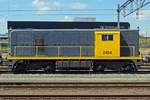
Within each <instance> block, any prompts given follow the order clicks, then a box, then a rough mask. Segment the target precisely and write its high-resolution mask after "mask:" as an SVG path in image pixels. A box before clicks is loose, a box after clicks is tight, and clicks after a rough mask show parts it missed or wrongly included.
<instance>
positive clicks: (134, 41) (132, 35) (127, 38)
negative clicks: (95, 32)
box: [120, 30, 139, 56]
mask: <svg viewBox="0 0 150 100" xmlns="http://www.w3.org/2000/svg"><path fill="white" fill-rule="evenodd" d="M120 45H121V46H130V48H122V47H121V48H120V51H121V54H120V56H134V55H135V56H138V55H139V33H138V30H128V31H121V34H120ZM131 46H134V47H135V50H134V48H132V47H131ZM133 53H135V54H133Z"/></svg>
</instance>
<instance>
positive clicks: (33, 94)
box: [0, 83, 150, 100]
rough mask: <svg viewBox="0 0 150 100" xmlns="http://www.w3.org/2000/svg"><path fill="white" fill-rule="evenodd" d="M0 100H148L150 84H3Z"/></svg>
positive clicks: (149, 97) (0, 87) (0, 88)
mask: <svg viewBox="0 0 150 100" xmlns="http://www.w3.org/2000/svg"><path fill="white" fill-rule="evenodd" d="M0 99H1V100H10V99H11V100H12V99H13V100H32V99H33V100H48V99H55V100H60V99H61V100H70V99H71V100H91V99H92V100H122V99H123V100H149V99H150V83H92V84H91V83H82V84H81V83H74V84H73V83H47V84H44V83H40V84H39V83H38V84H35V83H34V84H32V83H12V84H10V83H9V84H7V83H5V84H1V85H0Z"/></svg>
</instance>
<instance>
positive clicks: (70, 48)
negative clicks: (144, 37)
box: [7, 21, 141, 73]
mask: <svg viewBox="0 0 150 100" xmlns="http://www.w3.org/2000/svg"><path fill="white" fill-rule="evenodd" d="M116 27H117V23H116V22H105V23H104V22H18V21H9V22H8V30H9V46H10V54H9V56H8V57H7V59H8V60H9V61H11V65H12V70H13V71H14V72H26V71H29V70H44V71H45V72H50V73H52V72H55V71H56V70H57V69H61V68H65V70H71V69H78V70H81V69H82V68H85V69H86V68H87V69H88V68H90V69H91V70H92V71H94V72H100V71H105V69H111V70H116V71H137V69H138V67H139V66H140V62H141V56H140V52H139V31H138V30H131V29H130V25H129V23H127V22H124V23H123V22H122V23H121V29H117V28H116ZM67 64H70V65H69V66H67ZM59 65H65V67H64V66H63V67H59ZM71 65H72V66H73V67H70V66H71ZM78 65H81V66H78ZM82 65H85V67H82Z"/></svg>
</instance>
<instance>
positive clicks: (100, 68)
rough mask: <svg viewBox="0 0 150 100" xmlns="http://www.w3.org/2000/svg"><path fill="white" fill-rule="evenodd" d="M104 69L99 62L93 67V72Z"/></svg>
mask: <svg viewBox="0 0 150 100" xmlns="http://www.w3.org/2000/svg"><path fill="white" fill-rule="evenodd" d="M104 70H105V67H104V66H102V65H100V64H99V65H97V66H94V67H93V71H94V72H104Z"/></svg>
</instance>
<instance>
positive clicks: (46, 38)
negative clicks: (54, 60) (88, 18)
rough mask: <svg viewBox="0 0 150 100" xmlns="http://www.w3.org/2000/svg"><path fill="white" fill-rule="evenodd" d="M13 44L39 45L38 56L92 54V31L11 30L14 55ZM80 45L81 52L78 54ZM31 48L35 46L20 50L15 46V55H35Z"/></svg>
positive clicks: (12, 53) (12, 48)
mask: <svg viewBox="0 0 150 100" xmlns="http://www.w3.org/2000/svg"><path fill="white" fill-rule="evenodd" d="M12 38H13V39H12ZM14 46H31V47H32V46H39V48H38V53H37V55H40V56H52V57H53V56H54V57H56V56H62V57H64V56H67V57H71V56H75V57H77V56H80V55H81V56H94V49H93V46H94V31H71V30H70V31H33V30H22V31H13V32H11V55H12V56H13V55H14ZM40 46H45V47H40ZM73 46H76V47H73ZM81 46H82V49H81V52H82V54H80V47H81ZM88 46H89V47H88ZM91 46H92V48H91ZM58 47H59V50H60V51H59V55H58ZM30 49H31V50H30ZM32 49H35V48H30V47H29V48H28V47H27V48H25V49H24V50H22V48H21V47H17V49H16V50H17V51H16V55H17V56H35V55H36V53H35V50H32ZM21 54H22V55H21Z"/></svg>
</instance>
